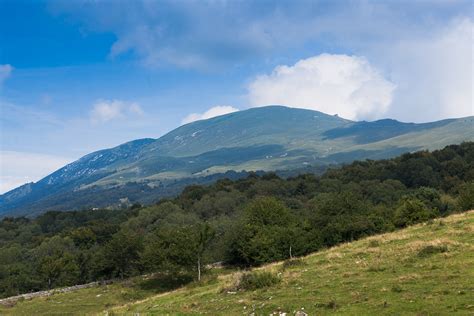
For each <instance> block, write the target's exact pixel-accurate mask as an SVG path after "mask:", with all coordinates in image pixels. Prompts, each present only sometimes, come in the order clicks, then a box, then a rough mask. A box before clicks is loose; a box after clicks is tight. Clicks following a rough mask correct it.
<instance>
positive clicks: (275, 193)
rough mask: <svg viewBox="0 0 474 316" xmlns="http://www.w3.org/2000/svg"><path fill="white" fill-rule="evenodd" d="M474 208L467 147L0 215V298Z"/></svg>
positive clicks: (267, 257) (328, 241) (168, 270)
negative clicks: (125, 203) (132, 200)
mask: <svg viewBox="0 0 474 316" xmlns="http://www.w3.org/2000/svg"><path fill="white" fill-rule="evenodd" d="M472 208H474V143H472V142H469V143H463V144H461V145H452V146H448V147H446V148H444V149H442V150H438V151H434V152H431V153H430V152H426V151H422V152H416V153H411V154H404V155H402V156H400V157H398V158H394V159H389V160H380V161H359V162H354V163H352V164H350V165H347V166H343V167H340V168H334V169H330V170H328V171H327V172H325V173H324V174H323V175H321V176H317V175H314V174H303V175H299V176H295V177H291V178H286V179H285V178H281V177H279V176H277V175H276V174H274V173H268V174H264V175H257V174H250V175H249V176H248V177H246V178H244V179H239V180H234V181H232V180H219V181H217V182H216V183H214V184H212V185H209V186H189V187H187V188H186V189H185V190H184V191H183V192H182V193H181V194H180V195H179V196H177V197H176V198H173V199H168V200H162V201H160V202H159V203H158V204H156V205H153V206H147V207H141V206H139V205H135V206H134V207H132V208H130V209H127V210H85V211H74V212H48V213H45V214H43V215H41V216H39V217H36V218H34V219H29V218H25V217H18V218H4V219H3V220H2V221H1V222H0V296H2V297H5V296H10V295H16V294H19V293H24V292H30V291H36V290H40V289H48V288H52V287H58V286H66V285H73V284H79V283H86V282H90V281H95V280H103V279H110V278H125V277H129V276H133V275H137V274H143V273H150V272H155V273H157V274H160V275H170V276H173V277H176V278H177V277H180V278H183V276H184V278H183V279H186V277H187V278H188V279H193V278H194V279H197V278H199V276H200V273H201V272H202V273H205V268H204V267H205V265H206V264H208V263H213V262H220V261H222V262H224V263H226V264H228V265H232V266H239V267H247V266H255V265H260V264H263V263H266V262H271V261H275V260H282V259H286V258H289V257H291V256H300V255H304V254H307V253H309V252H313V251H316V250H319V249H322V248H326V247H330V246H333V245H335V244H338V243H341V242H346V241H352V240H355V239H359V238H361V237H364V236H368V235H373V234H377V233H381V232H387V231H392V230H395V229H397V228H402V227H405V226H407V225H411V224H414V223H417V222H422V221H427V220H430V219H431V218H435V217H440V216H446V215H448V214H452V213H454V212H460V211H464V210H468V209H472Z"/></svg>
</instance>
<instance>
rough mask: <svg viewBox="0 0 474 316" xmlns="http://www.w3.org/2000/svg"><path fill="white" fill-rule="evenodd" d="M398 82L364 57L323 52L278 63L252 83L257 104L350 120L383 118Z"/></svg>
mask: <svg viewBox="0 0 474 316" xmlns="http://www.w3.org/2000/svg"><path fill="white" fill-rule="evenodd" d="M394 89H395V85H394V84H393V83H391V82H390V81H388V80H386V79H385V78H384V77H383V76H382V75H381V74H380V73H379V72H378V71H377V69H375V68H374V67H373V66H372V65H370V64H369V62H368V61H367V60H366V59H365V58H363V57H357V56H347V55H330V54H322V55H318V56H314V57H311V58H308V59H303V60H300V61H298V62H297V63H296V64H295V65H293V66H278V67H276V68H275V69H274V70H273V72H272V73H271V74H269V75H261V76H258V77H257V78H256V79H255V80H254V81H253V82H251V83H250V85H249V99H250V102H251V104H252V105H254V106H264V105H270V104H275V105H289V106H296V107H301V108H306V109H312V110H318V111H321V112H324V113H328V114H339V115H340V116H342V117H344V118H348V119H374V118H380V117H383V115H384V114H385V113H386V111H387V110H388V108H389V106H390V103H391V101H392V93H393V91H394Z"/></svg>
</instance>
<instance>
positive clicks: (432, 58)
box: [378, 18, 474, 121]
mask: <svg viewBox="0 0 474 316" xmlns="http://www.w3.org/2000/svg"><path fill="white" fill-rule="evenodd" d="M473 34H474V23H473V21H472V20H471V19H467V18H465V19H456V20H454V21H452V22H451V23H448V24H447V25H446V27H445V28H443V29H441V30H439V31H438V32H436V33H435V34H432V35H431V36H426V37H423V38H418V39H416V40H415V39H407V40H403V41H399V42H397V43H395V44H393V45H392V47H390V49H389V50H387V51H386V54H385V56H379V57H378V58H379V59H381V58H383V59H384V61H383V64H386V65H387V66H386V67H387V68H388V69H390V73H391V77H392V78H393V80H395V81H396V82H397V84H398V89H397V91H396V93H395V96H394V100H393V106H392V107H391V109H390V111H389V113H388V114H389V115H390V116H392V117H396V118H399V119H402V120H415V121H432V120H438V119H443V118H447V117H463V116H469V115H474V100H473V93H474V78H473V76H474V49H473V45H474V35H473Z"/></svg>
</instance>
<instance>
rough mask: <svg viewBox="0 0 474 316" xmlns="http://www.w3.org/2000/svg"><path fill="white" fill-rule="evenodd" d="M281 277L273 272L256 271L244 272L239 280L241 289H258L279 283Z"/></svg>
mask: <svg viewBox="0 0 474 316" xmlns="http://www.w3.org/2000/svg"><path fill="white" fill-rule="evenodd" d="M280 281H281V280H280V278H279V277H278V276H276V275H275V274H273V273H271V272H266V271H262V272H259V271H255V272H248V273H244V274H243V275H242V276H241V277H240V280H239V285H238V289H239V290H251V291H252V290H256V289H261V288H265V287H270V286H272V285H275V284H278V283H279V282H280Z"/></svg>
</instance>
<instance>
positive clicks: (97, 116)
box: [90, 100, 144, 124]
mask: <svg viewBox="0 0 474 316" xmlns="http://www.w3.org/2000/svg"><path fill="white" fill-rule="evenodd" d="M143 113H144V112H143V109H142V108H141V107H140V105H139V104H138V103H128V102H125V101H121V100H98V101H97V102H96V103H95V104H94V106H93V108H92V110H91V112H90V118H91V121H92V122H93V123H96V124H97V123H105V122H108V121H111V120H115V119H120V118H125V117H126V116H127V115H143Z"/></svg>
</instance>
